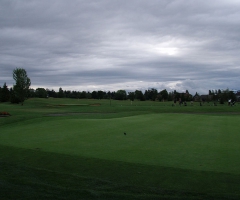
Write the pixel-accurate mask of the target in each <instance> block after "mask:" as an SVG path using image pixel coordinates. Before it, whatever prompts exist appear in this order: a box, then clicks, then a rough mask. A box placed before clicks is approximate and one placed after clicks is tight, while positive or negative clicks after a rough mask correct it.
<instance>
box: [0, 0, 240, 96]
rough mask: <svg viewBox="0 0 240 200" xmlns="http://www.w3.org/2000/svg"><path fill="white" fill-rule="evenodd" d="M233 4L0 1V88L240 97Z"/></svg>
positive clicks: (238, 29) (239, 27) (239, 41)
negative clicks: (24, 79) (22, 83)
mask: <svg viewBox="0 0 240 200" xmlns="http://www.w3.org/2000/svg"><path fill="white" fill-rule="evenodd" d="M239 10H240V3H239V1H237V0H211V1H200V0H196V1H191V0H178V1H174V0H165V1H164V0H163V1H157V0H152V1H138V0H131V1H119V0H100V1H90V2H89V1H86V0H72V1H63V0H58V1H47V0H42V1H29V0H22V1H17V0H13V1H8V0H2V1H0V84H1V85H3V84H4V82H7V84H8V85H9V86H12V84H13V79H12V71H13V69H14V68H16V67H21V68H24V69H26V70H27V72H28V75H29V77H30V78H31V82H32V87H33V88H36V87H44V88H50V89H58V88H59V87H62V88H63V89H70V90H118V89H127V90H135V89H147V88H151V87H154V88H157V89H158V90H162V89H165V88H166V89H167V90H170V91H171V90H174V89H176V90H180V91H184V90H189V91H190V92H192V93H195V92H196V91H198V92H200V93H207V92H208V90H209V89H219V88H220V89H226V88H229V89H240V88H239V85H240V79H239V75H240V66H239V62H240V58H239V55H240V21H239V19H240V12H239Z"/></svg>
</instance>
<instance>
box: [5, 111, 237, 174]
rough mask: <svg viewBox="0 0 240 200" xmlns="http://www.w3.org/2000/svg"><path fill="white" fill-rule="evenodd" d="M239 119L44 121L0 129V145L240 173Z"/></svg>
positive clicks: (150, 116)
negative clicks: (239, 157) (239, 156)
mask: <svg viewBox="0 0 240 200" xmlns="http://www.w3.org/2000/svg"><path fill="white" fill-rule="evenodd" d="M239 121H240V117H239V116H211V115H195V114H148V115H140V116H133V117H124V118H114V119H77V118H74V117H71V118H67V117H61V118H59V117H55V118H54V117H45V119H44V120H43V119H42V118H41V119H34V120H28V121H26V122H24V123H17V124H15V125H14V126H12V125H11V126H4V127H2V131H1V133H0V144H2V145H7V146H15V147H22V148H29V149H36V150H39V151H49V152H57V153H64V154H70V155H81V156H86V157H95V158H102V159H108V160H118V161H125V162H133V163H141V164H148V165H159V166H167V167H175V168H182V169H193V170H205V171H217V172H227V173H235V174H240V160H239V159H237V158H238V155H239V152H240V145H239V142H240V134H239V131H238V124H239ZM124 132H126V135H124Z"/></svg>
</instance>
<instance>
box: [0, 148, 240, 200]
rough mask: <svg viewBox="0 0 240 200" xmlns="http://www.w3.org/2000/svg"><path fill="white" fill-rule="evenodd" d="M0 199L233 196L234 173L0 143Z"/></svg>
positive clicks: (239, 193)
mask: <svg viewBox="0 0 240 200" xmlns="http://www.w3.org/2000/svg"><path fill="white" fill-rule="evenodd" d="M0 166H1V170H0V199H176V198H177V199H239V198H240V191H239V184H240V175H235V174H227V173H217V172H204V171H193V170H183V169H178V168H168V167H161V166H149V165H142V164H131V163H126V162H118V161H109V160H101V159H94V158H86V157H79V156H69V155H63V154H56V153H49V152H43V151H41V149H34V150H29V149H21V148H13V147H7V146H0Z"/></svg>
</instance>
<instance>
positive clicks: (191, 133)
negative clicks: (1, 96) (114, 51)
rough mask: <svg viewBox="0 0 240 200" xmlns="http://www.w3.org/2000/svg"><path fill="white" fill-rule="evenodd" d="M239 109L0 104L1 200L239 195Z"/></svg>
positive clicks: (55, 101)
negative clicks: (0, 115) (2, 114)
mask: <svg viewBox="0 0 240 200" xmlns="http://www.w3.org/2000/svg"><path fill="white" fill-rule="evenodd" d="M91 104H101V105H100V106H91ZM59 105H61V106H59ZM73 105H74V106H73ZM239 108H240V107H239V106H238V105H237V106H235V107H230V106H227V105H219V106H217V107H214V106H211V104H205V105H204V106H201V107H200V106H199V104H197V103H195V105H194V106H187V107H180V106H176V107H172V106H171V102H137V101H135V102H133V104H132V105H131V102H130V101H111V105H110V101H106V100H71V99H30V100H28V101H26V102H25V104H24V106H20V105H11V104H8V103H5V104H0V111H8V112H10V114H12V116H11V117H7V118H0V144H1V146H0V169H1V170H0V199H164V198H166V199H239V197H240V192H239V191H240V190H239V184H240V167H239V166H240V159H238V157H239V156H238V155H239V152H240V147H239V142H240V136H239V132H238V126H239V121H240V117H239ZM52 114H61V115H56V116H52ZM62 114H64V115H62ZM123 132H126V133H127V135H126V136H124V134H123ZM12 191H14V192H12Z"/></svg>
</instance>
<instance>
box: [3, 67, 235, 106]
mask: <svg viewBox="0 0 240 200" xmlns="http://www.w3.org/2000/svg"><path fill="white" fill-rule="evenodd" d="M13 79H14V80H15V82H16V84H15V85H14V86H13V87H11V88H10V89H9V88H8V86H7V84H6V83H4V85H3V87H1V86H0V102H11V103H21V104H23V102H24V100H25V99H27V98H49V97H52V98H73V99H115V100H127V99H129V100H131V101H134V100H140V101H147V100H151V101H179V102H180V101H181V102H186V101H219V102H220V103H224V102H226V101H228V100H229V99H232V101H236V95H235V94H234V93H233V92H232V91H229V90H228V89H227V90H220V89H219V90H209V93H208V94H207V95H199V94H198V93H197V92H196V94H195V95H194V96H193V95H191V94H190V93H189V92H188V90H186V91H185V92H177V91H176V90H174V91H172V92H168V91H167V90H166V89H164V90H161V91H158V90H157V89H155V88H151V89H148V90H145V91H144V92H142V91H141V90H135V91H134V92H127V91H126V90H117V91H113V92H111V91H108V92H106V91H102V90H98V91H92V92H89V91H71V90H63V89H62V88H61V87H60V88H59V90H58V91H55V90H49V89H45V88H37V89H31V88H30V85H31V81H30V79H29V78H28V76H27V72H26V71H25V70H24V69H21V68H16V69H15V70H13Z"/></svg>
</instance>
